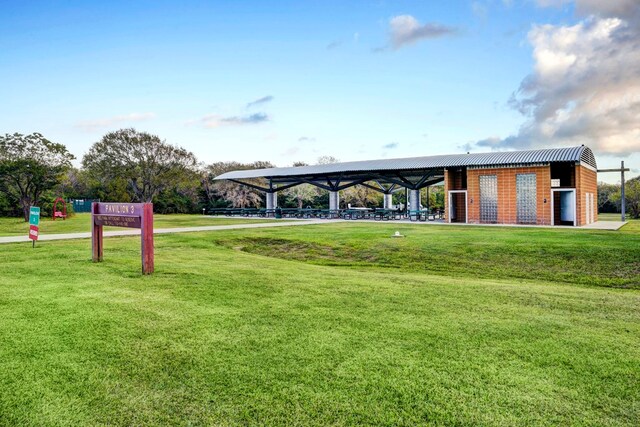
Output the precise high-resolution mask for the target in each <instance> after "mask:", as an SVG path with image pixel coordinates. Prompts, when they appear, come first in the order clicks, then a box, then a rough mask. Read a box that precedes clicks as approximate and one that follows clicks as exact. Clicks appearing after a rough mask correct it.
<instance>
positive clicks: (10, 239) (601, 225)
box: [0, 219, 626, 244]
mask: <svg viewBox="0 0 640 427" xmlns="http://www.w3.org/2000/svg"><path fill="white" fill-rule="evenodd" d="M337 222H350V223H362V222H372V223H376V224H389V225H391V224H395V225H405V224H439V225H452V226H456V225H465V226H482V227H523V228H574V229H585V228H586V229H591V230H612V231H614V230H618V229H619V228H620V227H622V226H623V225H625V224H626V222H622V221H598V222H594V223H593V224H589V225H583V226H582V227H571V226H551V225H521V224H462V223H453V224H449V223H446V222H444V221H427V222H417V221H409V220H396V221H374V220H341V219H333V220H326V219H291V220H285V221H282V222H280V221H273V222H260V223H256V224H249V223H243V224H230V225H204V226H198V227H179V228H157V229H155V230H153V234H165V233H189V232H195V231H216V230H239V229H243V228H270V227H290V226H296V225H314V224H332V223H333V224H335V223H337ZM139 234H140V230H115V231H105V232H104V236H105V237H112V236H135V235H139ZM90 238H91V232H84V233H67V234H42V235H40V237H39V239H38V240H39V241H46V240H70V239H90ZM29 241H30V240H29V237H28V236H27V235H26V234H25V235H23V236H6V237H0V244H2V243H19V242H29Z"/></svg>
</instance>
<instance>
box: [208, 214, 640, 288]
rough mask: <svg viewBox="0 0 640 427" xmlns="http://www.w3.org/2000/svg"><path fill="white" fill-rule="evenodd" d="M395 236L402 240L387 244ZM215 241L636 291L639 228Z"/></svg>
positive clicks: (352, 233)
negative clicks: (616, 230)
mask: <svg viewBox="0 0 640 427" xmlns="http://www.w3.org/2000/svg"><path fill="white" fill-rule="evenodd" d="M396 230H397V231H400V232H401V234H403V235H406V237H405V238H401V239H392V238H390V237H389V236H391V234H393V233H394V232H395V231H396ZM212 236H213V238H214V239H216V241H217V242H219V243H220V244H222V245H224V246H226V247H229V248H233V249H236V250H242V251H244V252H250V253H257V254H261V255H267V256H271V257H280V258H285V259H296V260H300V261H305V262H311V263H314V264H322V265H336V266H357V267H380V266H382V267H390V268H397V269H402V270H405V271H413V272H425V273H436V274H442V275H445V276H465V277H471V278H473V277H484V278H517V279H532V280H548V281H561V282H569V283H581V284H586V285H598V286H616V287H640V255H639V253H640V221H632V222H631V223H629V224H627V225H626V226H624V227H623V228H622V229H621V231H618V232H612V231H596V230H575V229H548V228H545V229H542V228H514V227H469V226H446V225H441V226H436V225H410V224H406V223H405V224H398V223H396V224H374V225H373V226H371V225H369V224H364V223H357V222H354V223H341V224H335V225H333V226H331V228H328V227H327V226H325V225H319V226H305V227H300V228H299V229H295V231H293V229H290V228H281V229H278V230H269V231H264V232H254V231H247V232H238V233H235V234H233V235H218V234H215V235H212Z"/></svg>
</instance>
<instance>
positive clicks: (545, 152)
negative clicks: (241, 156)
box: [215, 145, 597, 180]
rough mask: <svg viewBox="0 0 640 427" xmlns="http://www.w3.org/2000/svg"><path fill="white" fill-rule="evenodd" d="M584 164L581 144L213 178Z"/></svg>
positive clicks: (591, 160)
mask: <svg viewBox="0 0 640 427" xmlns="http://www.w3.org/2000/svg"><path fill="white" fill-rule="evenodd" d="M581 161H582V162H584V163H587V164H588V165H590V166H592V167H594V168H596V167H597V166H596V160H595V157H594V155H593V152H592V151H591V149H589V148H588V147H585V146H584V145H582V146H579V147H567V148H547V149H541V150H526V151H503V152H490V153H470V154H447V155H440V156H425V157H409V158H401V159H380V160H363V161H355V162H343V163H332V164H326V165H313V166H297V167H285V168H267V169H253V170H241V171H232V172H227V173H223V174H222V175H218V176H217V177H216V178H215V179H218V180H221V179H250V178H279V177H303V176H318V175H330V174H336V173H358V172H383V171H406V170H425V169H444V168H453V167H461V166H467V167H488V166H511V165H513V166H515V165H530V164H541V163H556V162H581Z"/></svg>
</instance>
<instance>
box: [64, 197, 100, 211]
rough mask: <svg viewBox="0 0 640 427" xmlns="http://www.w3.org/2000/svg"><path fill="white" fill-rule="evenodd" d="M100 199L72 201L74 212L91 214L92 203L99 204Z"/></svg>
mask: <svg viewBox="0 0 640 427" xmlns="http://www.w3.org/2000/svg"><path fill="white" fill-rule="evenodd" d="M99 201H100V199H71V200H69V202H71V203H73V211H74V212H91V203H93V202H99Z"/></svg>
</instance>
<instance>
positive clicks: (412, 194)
mask: <svg viewBox="0 0 640 427" xmlns="http://www.w3.org/2000/svg"><path fill="white" fill-rule="evenodd" d="M409 209H410V210H412V211H417V210H420V190H409Z"/></svg>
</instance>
